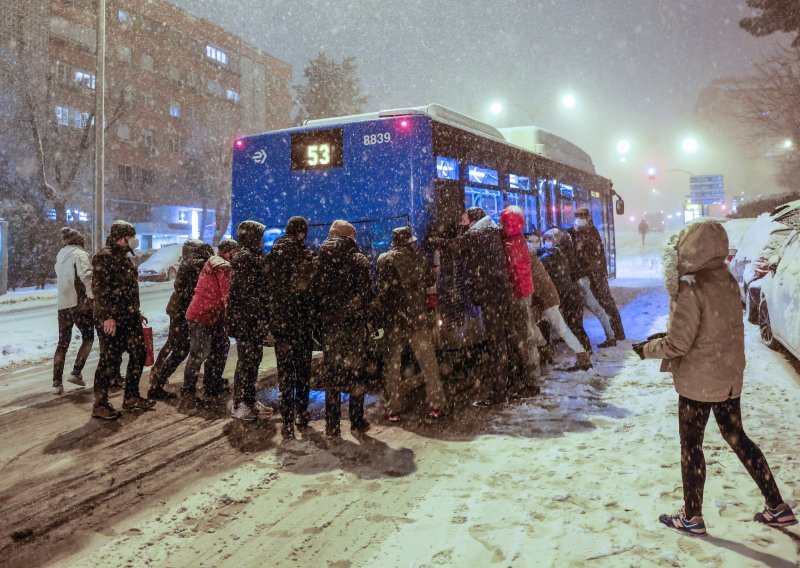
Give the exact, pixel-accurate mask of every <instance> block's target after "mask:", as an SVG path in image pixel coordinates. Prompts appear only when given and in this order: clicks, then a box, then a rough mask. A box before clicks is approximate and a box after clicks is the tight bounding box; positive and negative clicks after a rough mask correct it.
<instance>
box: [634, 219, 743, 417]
mask: <svg viewBox="0 0 800 568" xmlns="http://www.w3.org/2000/svg"><path fill="white" fill-rule="evenodd" d="M667 246H668V247H672V248H673V250H674V251H675V252H676V253H677V255H676V256H674V255H673V256H674V258H675V260H676V262H673V263H671V265H672V267H673V268H672V269H669V265H670V263H667V265H666V266H667V268H668V272H669V273H668V274H666V275H665V286H666V288H667V291H668V292H670V294H671V296H672V298H671V305H670V322H669V329H668V331H667V335H666V336H665V337H663V338H659V339H654V340H652V341H650V342H648V343H647V344H646V345H645V346H644V355H645V357H647V358H650V359H658V358H660V359H665V360H666V361H665V362H666V367H667V368H666V369H664V370H669V371H671V372H672V378H673V381H674V382H675V390H676V391H677V392H678V393H679V394H680V395H682V396H684V397H686V398H689V399H692V400H696V401H700V402H723V401H725V400H727V399H729V398H738V397H740V396H741V394H742V383H743V377H744V367H745V356H744V324H743V322H742V305H741V300H740V299H739V288H738V285H737V284H736V280H735V279H734V278H733V276H732V275H731V273H730V271H729V270H728V269H727V268H726V266H725V258H726V256H727V254H728V236H727V233H726V232H725V229H724V228H723V227H722V225H721V224H720V223H718V222H716V221H700V222H695V223H692V224H690V225H688V226H687V227H685V228H684V229H683V230H682V231H681V232H680V234H679V236H678V238H677V239H676V240H673V241H671V242H670V243H668V245H667ZM676 282H677V286H675V283H676Z"/></svg>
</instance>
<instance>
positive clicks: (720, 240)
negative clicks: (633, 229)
mask: <svg viewBox="0 0 800 568" xmlns="http://www.w3.org/2000/svg"><path fill="white" fill-rule="evenodd" d="M667 247H668V248H667V249H665V263H664V272H665V285H666V288H667V292H669V294H670V296H671V302H670V304H671V305H670V319H669V326H668V330H667V333H666V334H658V337H654V338H652V339H651V340H650V341H647V342H644V343H637V344H635V345H634V346H633V349H634V350H635V351H636V353H637V354H638V355H639V356H640V357H642V358H648V359H662V370H667V371H671V372H672V379H673V381H674V383H675V390H676V391H677V392H678V395H679V397H678V426H679V432H680V441H681V475H682V478H683V498H684V506H683V507H681V509H680V511H678V513H676V514H674V515H661V516H660V517H659V521H661V522H662V523H663V524H665V525H666V526H668V527H670V528H672V529H676V530H678V531H680V532H684V533H688V534H691V535H694V536H706V526H705V522H704V520H703V488H704V485H705V480H706V464H705V457H704V456H703V434H704V432H705V429H706V424H707V422H708V418H709V415H710V413H711V412H713V413H714V418H715V419H716V421H717V425H718V426H719V429H720V432H721V434H722V437H723V438H724V439H725V441H726V442H727V443H728V445H729V446H730V447H731V449H732V450H733V451H734V452H735V453H736V456H737V457H738V458H739V460H740V461H741V462H742V464H743V465H744V467H745V469H746V470H747V472H748V473H749V474H750V477H752V478H753V481H755V482H756V484H757V485H758V488H759V489H760V490H761V494H762V495H763V496H764V499H765V501H766V507H765V509H764V511H763V512H761V513H757V514H756V515H755V520H756V521H758V522H761V523H764V524H767V525H770V526H776V527H786V526H789V525H793V524H795V523H796V522H797V519H796V518H795V515H794V513H793V512H792V510H791V508H790V507H789V505H787V504H786V503H784V501H783V498H782V497H781V494H780V491H779V490H778V486H777V484H776V483H775V478H774V477H773V475H772V472H771V471H770V468H769V465H768V464H767V460H766V459H765V458H764V454H763V453H762V452H761V450H760V449H759V448H758V446H757V445H756V444H755V443H754V442H753V441H752V440H750V438H749V437H748V436H747V434H746V433H745V431H744V426H743V424H742V414H741V396H742V384H743V377H744V367H745V350H744V324H743V323H742V306H741V302H740V300H739V288H738V286H737V284H736V280H735V279H734V278H733V276H732V275H731V273H730V271H729V270H728V269H727V268H726V266H725V258H726V256H727V254H728V236H727V234H726V232H725V229H724V228H723V227H722V225H721V224H720V223H718V222H716V221H701V222H696V223H692V224H691V225H689V226H687V227H686V228H684V229H683V230H682V231H681V232H680V234H679V236H678V238H677V239H675V240H673V241H670V243H668V245H667Z"/></svg>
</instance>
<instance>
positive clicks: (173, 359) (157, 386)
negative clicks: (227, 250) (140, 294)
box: [147, 239, 214, 400]
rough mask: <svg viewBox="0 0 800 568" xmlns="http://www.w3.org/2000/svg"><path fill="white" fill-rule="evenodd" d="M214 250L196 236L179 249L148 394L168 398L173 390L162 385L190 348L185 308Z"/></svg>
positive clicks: (163, 398)
mask: <svg viewBox="0 0 800 568" xmlns="http://www.w3.org/2000/svg"><path fill="white" fill-rule="evenodd" d="M213 254H214V249H212V248H211V245H209V244H207V243H204V242H203V241H201V240H199V239H188V240H187V241H185V242H184V243H183V248H182V249H181V261H180V264H179V265H178V273H177V274H176V276H175V286H174V288H175V290H174V292H172V296H171V297H170V299H169V302H168V303H167V315H168V316H169V335H168V336H167V342H166V343H165V344H164V347H162V348H161V351H160V352H159V353H158V357H157V358H156V362H155V364H154V365H153V367H152V369H150V388H149V389H148V391H147V398H150V399H153V400H168V399H172V398H175V394H173V393H171V392H169V391H167V390H165V389H164V385H166V384H167V381H168V380H169V378H170V376H172V373H174V372H175V370H176V369H177V368H178V367H179V366H180V364H181V363H182V362H183V360H184V359H186V356H187V355H188V354H189V350H190V340H189V325H188V324H187V323H186V310H187V309H188V308H189V304H190V303H191V301H192V296H193V295H194V289H195V286H196V285H197V279H198V278H199V277H200V271H201V270H202V269H203V265H205V263H206V261H207V260H208V259H209V258H211V256H212V255H213Z"/></svg>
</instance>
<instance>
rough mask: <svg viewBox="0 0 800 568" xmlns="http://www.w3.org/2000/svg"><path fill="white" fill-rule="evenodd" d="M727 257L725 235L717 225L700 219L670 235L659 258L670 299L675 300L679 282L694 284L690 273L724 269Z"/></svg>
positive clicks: (721, 227)
mask: <svg viewBox="0 0 800 568" xmlns="http://www.w3.org/2000/svg"><path fill="white" fill-rule="evenodd" d="M727 255H728V233H727V232H726V231H725V229H724V227H723V226H722V224H721V223H720V222H719V221H716V220H713V219H700V220H697V221H694V222H692V223H690V224H688V225H686V226H685V227H684V228H683V229H681V231H680V232H679V233H677V234H674V235H672V236H671V237H670V238H669V240H668V241H667V243H666V245H664V249H663V251H662V254H661V265H662V267H663V270H664V288H666V290H667V293H668V294H669V296H670V298H673V299H674V298H675V297H677V295H678V287H679V285H680V282H681V281H684V282H689V283H690V284H692V283H693V282H694V276H693V274H694V273H696V272H699V271H701V270H707V269H714V268H722V267H723V266H725V258H726V257H727Z"/></svg>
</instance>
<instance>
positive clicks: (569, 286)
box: [536, 247, 579, 304]
mask: <svg viewBox="0 0 800 568" xmlns="http://www.w3.org/2000/svg"><path fill="white" fill-rule="evenodd" d="M536 254H538V255H539V259H540V260H541V261H542V264H544V269H545V270H546V271H547V274H548V275H549V276H550V280H552V281H553V284H554V285H555V287H556V290H557V291H558V297H559V299H560V300H561V303H562V304H564V303H566V302H570V301H575V300H576V298H578V294H579V292H578V289H577V285H576V284H575V281H574V280H573V275H572V272H571V271H570V263H569V261H568V259H567V256H566V255H565V254H564V253H563V252H562V251H561V249H560V248H559V247H541V248H539V249H537V251H536Z"/></svg>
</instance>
